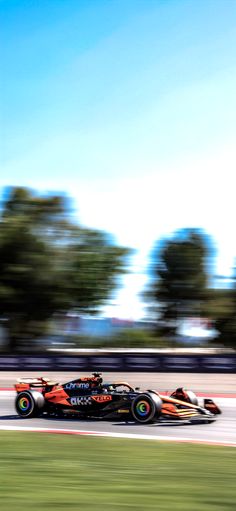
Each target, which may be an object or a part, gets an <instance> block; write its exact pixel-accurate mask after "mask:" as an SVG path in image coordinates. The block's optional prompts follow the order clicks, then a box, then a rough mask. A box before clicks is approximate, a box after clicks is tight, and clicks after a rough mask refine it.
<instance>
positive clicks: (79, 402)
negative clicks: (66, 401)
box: [70, 396, 92, 406]
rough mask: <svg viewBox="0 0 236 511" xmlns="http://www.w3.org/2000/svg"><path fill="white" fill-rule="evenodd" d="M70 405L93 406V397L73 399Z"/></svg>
mask: <svg viewBox="0 0 236 511" xmlns="http://www.w3.org/2000/svg"><path fill="white" fill-rule="evenodd" d="M70 403H71V405H72V406H81V405H82V406H87V405H91V404H92V399H91V397H87V396H82V397H71V398H70Z"/></svg>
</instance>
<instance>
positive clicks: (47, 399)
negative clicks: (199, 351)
mask: <svg viewBox="0 0 236 511" xmlns="http://www.w3.org/2000/svg"><path fill="white" fill-rule="evenodd" d="M15 389H16V392H17V396H16V401H15V407H16V411H17V413H18V415H20V416H21V417H23V418H30V417H39V416H43V415H44V414H48V415H52V416H59V417H61V416H63V417H65V416H76V417H78V418H97V419H123V420H126V421H130V420H131V421H135V422H137V423H141V424H148V423H153V422H158V421H160V422H163V421H164V422H166V421H178V422H181V423H182V422H190V423H191V422H212V421H214V420H215V418H216V415H218V414H219V413H221V410H220V409H219V407H218V406H217V405H216V404H215V403H214V402H213V400H212V399H204V401H203V406H200V405H199V402H198V398H197V396H196V394H194V393H193V392H192V391H189V390H185V389H184V388H178V389H176V390H175V391H174V392H173V393H172V394H170V395H163V394H160V393H159V392H157V391H155V390H145V391H142V390H140V389H139V388H137V387H136V388H133V387H132V386H131V385H130V384H129V383H127V382H124V381H115V382H112V383H104V382H103V378H102V374H101V373H93V374H92V375H91V376H87V377H81V378H78V379H76V380H72V381H69V382H66V383H63V384H60V383H56V382H54V381H51V380H49V379H47V378H43V377H40V378H20V379H18V381H17V383H16V385H15Z"/></svg>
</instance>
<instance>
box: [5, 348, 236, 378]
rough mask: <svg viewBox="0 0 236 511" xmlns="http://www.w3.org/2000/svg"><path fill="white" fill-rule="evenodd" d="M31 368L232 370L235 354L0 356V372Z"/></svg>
mask: <svg viewBox="0 0 236 511" xmlns="http://www.w3.org/2000/svg"><path fill="white" fill-rule="evenodd" d="M31 370H40V371H78V372H79V371H127V372H128V371H137V372H139V371H140V372H141V371H146V372H195V373H197V372H199V373H236V354H232V353H229V354H228V353H226V354H224V353H221V354H209V353H208V354H207V353H206V354H202V353H201V354H186V353H183V354H179V353H178V354H177V353H173V354H171V353H162V354H161V353H155V352H141V351H136V352H127V351H126V352H125V351H124V352H120V351H119V353H113V352H109V353H108V352H103V353H96V352H91V353H88V352H84V353H79V354H75V355H72V354H71V355H69V354H65V353H63V354H50V355H49V354H45V355H1V356H0V371H21V372H23V371H31Z"/></svg>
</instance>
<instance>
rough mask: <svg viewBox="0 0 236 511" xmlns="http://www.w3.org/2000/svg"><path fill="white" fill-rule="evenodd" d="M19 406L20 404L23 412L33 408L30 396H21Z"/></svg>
mask: <svg viewBox="0 0 236 511" xmlns="http://www.w3.org/2000/svg"><path fill="white" fill-rule="evenodd" d="M18 406H19V409H20V411H21V412H22V413H26V412H28V411H29V410H30V408H31V401H30V399H29V398H28V397H26V396H24V397H21V398H20V399H19V401H18Z"/></svg>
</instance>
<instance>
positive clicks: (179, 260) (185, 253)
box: [148, 229, 211, 333]
mask: <svg viewBox="0 0 236 511" xmlns="http://www.w3.org/2000/svg"><path fill="white" fill-rule="evenodd" d="M210 255H211V247H210V240H209V238H208V237H207V236H206V235H205V234H203V233H202V232H201V231H199V230H197V229H183V230H181V231H178V232H177V233H176V234H175V235H174V237H173V238H172V239H170V240H162V242H161V244H160V245H159V247H158V248H157V249H156V250H154V255H153V258H152V283H151V290H150V292H149V293H148V294H149V297H150V298H151V299H152V301H153V303H154V304H156V308H157V312H158V315H159V319H160V320H163V322H164V323H165V322H167V324H169V325H170V333H173V332H174V331H175V328H176V320H179V319H181V318H184V317H186V316H189V315H193V316H194V315H198V316H201V315H204V314H205V312H204V310H205V304H206V300H207V287H208V285H209V274H208V269H209V268H208V264H209V262H210ZM171 324H172V325H173V328H172V327H171Z"/></svg>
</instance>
